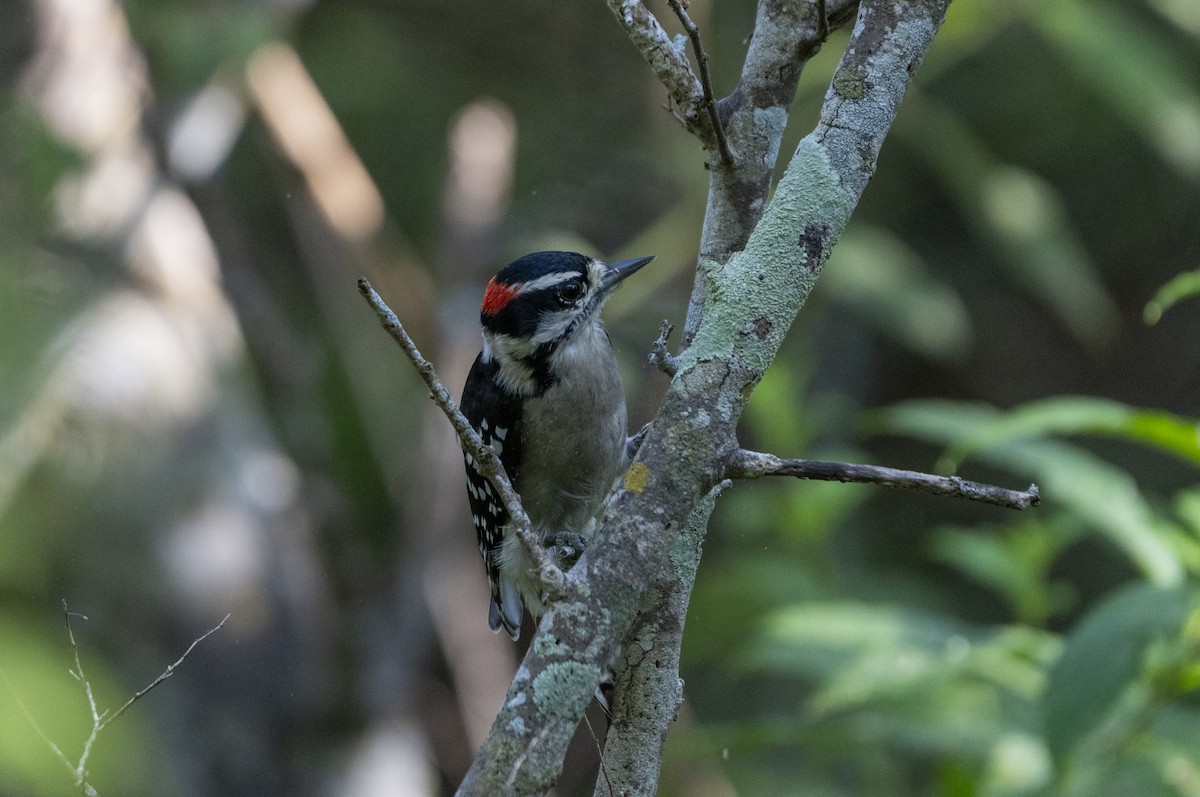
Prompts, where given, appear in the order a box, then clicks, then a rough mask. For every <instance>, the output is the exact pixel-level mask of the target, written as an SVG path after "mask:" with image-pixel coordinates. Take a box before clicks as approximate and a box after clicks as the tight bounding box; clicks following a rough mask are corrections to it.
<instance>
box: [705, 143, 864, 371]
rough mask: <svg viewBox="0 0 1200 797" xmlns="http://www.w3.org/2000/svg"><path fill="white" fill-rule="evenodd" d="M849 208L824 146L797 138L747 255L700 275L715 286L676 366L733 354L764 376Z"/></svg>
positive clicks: (850, 198)
mask: <svg viewBox="0 0 1200 797" xmlns="http://www.w3.org/2000/svg"><path fill="white" fill-rule="evenodd" d="M854 202H855V197H854V196H852V195H851V193H850V192H849V191H847V190H846V189H845V188H844V187H843V186H842V184H841V181H840V180H839V178H838V175H837V172H836V171H835V170H834V168H833V166H832V165H831V164H830V162H829V156H828V153H827V152H826V150H825V148H824V147H823V146H822V145H821V144H820V143H818V142H817V141H816V139H815V138H813V137H812V136H808V137H806V138H805V139H804V140H802V141H801V142H800V144H799V145H798V146H797V147H796V152H795V154H794V155H793V156H792V160H791V162H790V163H789V164H788V168H787V171H786V172H785V173H784V176H783V179H782V180H780V182H779V186H778V188H776V190H775V196H774V197H772V199H771V204H770V205H769V206H768V207H767V210H766V212H765V213H764V214H763V217H762V219H761V220H760V221H759V223H758V225H757V226H756V227H755V229H754V232H753V233H752V234H751V236H750V240H749V241H748V242H747V244H746V249H745V250H744V251H742V252H739V253H737V254H736V255H734V256H733V257H732V258H731V259H730V260H729V262H728V263H726V264H725V266H724V267H723V268H720V269H719V270H717V269H704V271H705V273H706V277H707V278H708V279H710V280H711V282H712V288H711V290H710V291H709V303H708V305H707V306H706V308H705V317H704V321H703V323H701V325H700V328H699V329H698V330H697V332H696V337H695V339H694V340H693V344H692V346H690V347H689V348H688V349H687V351H685V352H684V355H683V357H682V360H681V366H683V367H687V366H688V365H690V364H692V363H694V362H696V361H697V360H699V359H702V358H723V359H724V358H728V357H729V356H730V355H731V354H733V352H734V351H735V350H736V351H737V352H738V354H739V355H740V356H741V357H742V358H743V360H744V362H745V364H746V366H747V367H748V368H749V369H750V370H751V371H752V372H754V373H758V374H761V373H763V372H764V371H765V370H766V367H767V366H768V365H769V364H770V362H771V360H772V359H773V358H774V356H775V353H776V351H778V349H779V346H780V344H781V343H782V341H783V337H784V336H785V335H786V334H787V330H788V329H789V328H790V327H791V324H792V320H793V319H794V318H795V315H796V313H797V312H798V311H799V309H800V307H801V306H802V305H803V304H804V301H805V300H806V299H807V298H808V294H809V292H810V291H811V290H812V286H813V284H814V283H815V282H816V278H817V270H818V266H819V265H820V262H819V259H820V258H821V257H823V256H824V255H825V254H826V253H827V252H828V251H829V249H830V248H832V246H833V243H834V241H836V240H837V236H838V234H839V233H840V232H841V230H842V228H843V227H844V226H845V224H846V220H847V219H849V217H850V212H851V211H852V210H853V208H854ZM818 234H819V236H820V240H819V241H817V240H816V239H815V237H814V236H816V235H818Z"/></svg>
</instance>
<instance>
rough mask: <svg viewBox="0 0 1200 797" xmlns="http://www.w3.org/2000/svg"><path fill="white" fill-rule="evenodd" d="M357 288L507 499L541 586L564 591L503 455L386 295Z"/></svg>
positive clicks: (553, 592) (366, 286)
mask: <svg viewBox="0 0 1200 797" xmlns="http://www.w3.org/2000/svg"><path fill="white" fill-rule="evenodd" d="M358 292H359V293H361V294H362V295H363V298H364V299H366V300H367V304H369V305H371V308H372V309H373V310H375V315H377V316H378V317H379V323H380V324H382V325H383V328H384V330H386V331H387V333H388V334H389V335H391V336H392V339H393V340H395V341H396V342H397V343H398V344H400V348H401V349H402V350H403V351H404V354H405V356H407V357H408V359H409V360H410V361H411V362H412V364H413V367H414V368H416V369H417V373H418V374H420V375H421V379H423V380H424V381H425V385H426V387H428V388H429V395H430V398H432V399H433V403H434V404H437V405H438V408H439V409H441V411H442V412H443V413H445V415H446V418H447V419H449V421H450V425H451V426H453V427H454V431H455V432H457V433H458V439H459V442H460V443H461V445H462V447H463V450H464V451H466V452H467V453H468V454H470V455H471V456H472V457H473V458H474V459H475V466H476V467H477V468H478V469H479V472H480V473H481V474H483V476H484V477H485V478H486V479H487V480H488V481H490V482H491V483H492V484H493V485H494V486H495V488H496V492H497V493H499V494H500V500H501V501H502V502H503V503H504V508H505V510H507V512H508V517H509V521H510V522H511V523H512V524H513V528H514V529H515V530H516V532H517V536H518V537H520V539H521V541H522V542H523V543H524V544H525V547H526V548H528V549H529V555H530V557H531V558H532V559H533V562H534V565H535V566H536V567H537V570H538V576H539V578H540V580H541V585H542V587H543V588H544V589H545V590H546V592H548V593H549V594H550V596H551V597H557V596H558V595H560V594H561V592H562V586H563V573H562V570H561V569H560V568H559V567H558V565H556V564H555V563H554V562H553V561H552V560H551V558H550V556H549V554H548V553H547V552H546V548H545V546H543V545H542V541H541V538H540V537H539V536H538V534H537V532H536V531H534V529H533V524H532V523H530V521H529V515H527V514H526V513H525V509H524V507H522V505H521V497H520V496H519V495H518V494H517V491H516V489H514V488H513V485H512V482H511V481H510V480H509V478H508V474H507V473H506V472H505V470H504V464H503V463H502V462H500V456H499V455H498V454H497V453H496V451H495V450H494V449H493V448H492V447H491V446H489V445H485V444H484V442H483V439H482V438H481V437H480V436H479V433H478V432H476V431H475V429H474V428H473V427H472V426H471V422H470V421H468V420H467V417H466V416H465V415H463V414H462V411H461V410H460V409H459V408H458V404H457V403H456V402H455V401H454V397H453V396H451V395H450V391H449V390H447V389H446V386H445V385H444V384H443V383H442V380H441V379H440V378H439V377H438V375H437V371H435V370H434V368H433V363H431V362H429V360H426V359H425V357H424V356H423V355H422V354H421V352H420V351H419V350H418V349H417V344H415V343H414V342H413V339H412V338H411V337H409V334H408V332H407V331H406V330H405V329H404V325H403V324H401V323H400V319H399V318H397V317H396V314H395V313H394V312H393V311H392V308H390V307H388V306H387V303H386V302H384V301H383V298H382V297H380V295H379V294H378V293H376V292H375V289H374V288H372V287H371V283H370V282H368V281H367V280H366V278H365V277H360V278H359V280H358Z"/></svg>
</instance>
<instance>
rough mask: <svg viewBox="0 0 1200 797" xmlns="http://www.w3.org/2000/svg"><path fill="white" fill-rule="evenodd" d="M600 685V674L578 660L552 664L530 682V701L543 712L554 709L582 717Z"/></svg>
mask: <svg viewBox="0 0 1200 797" xmlns="http://www.w3.org/2000/svg"><path fill="white" fill-rule="evenodd" d="M599 682H600V671H599V670H598V669H597V668H595V667H590V666H588V665H586V664H581V663H579V662H577V661H563V662H559V663H557V664H551V665H549V666H548V667H546V669H545V670H543V671H542V672H540V673H539V674H538V676H537V677H536V678H534V679H533V702H534V703H535V704H536V705H537V707H538V708H539V709H541V710H542V711H546V710H547V709H549V708H553V709H556V710H559V711H563V712H566V713H567V714H582V713H583V711H584V709H586V708H587V704H588V703H589V702H590V701H591V699H592V692H593V691H594V689H595V686H596V684H597V683H599Z"/></svg>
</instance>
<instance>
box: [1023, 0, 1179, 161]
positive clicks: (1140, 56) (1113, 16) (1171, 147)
mask: <svg viewBox="0 0 1200 797" xmlns="http://www.w3.org/2000/svg"><path fill="white" fill-rule="evenodd" d="M1028 5H1029V8H1030V9H1031V10H1033V11H1034V13H1033V14H1031V15H1030V21H1031V22H1032V23H1033V24H1034V25H1035V26H1036V27H1037V28H1038V29H1039V30H1040V32H1041V33H1042V35H1043V36H1045V37H1046V39H1047V40H1048V41H1049V42H1050V43H1051V44H1052V45H1054V46H1055V47H1056V48H1057V49H1058V51H1059V52H1060V53H1062V54H1063V55H1064V56H1065V57H1066V59H1067V62H1068V63H1069V64H1070V65H1072V66H1073V67H1074V70H1075V73H1076V74H1077V75H1078V76H1079V78H1080V79H1081V80H1083V81H1085V82H1087V83H1090V84H1091V87H1092V90H1093V91H1094V93H1095V95H1096V96H1097V97H1098V98H1099V99H1101V100H1104V101H1105V102H1107V103H1108V105H1109V106H1110V107H1111V108H1112V111H1113V113H1115V114H1117V115H1119V116H1121V117H1123V118H1124V120H1125V121H1126V122H1127V123H1128V124H1129V125H1130V126H1131V127H1133V128H1134V129H1135V130H1137V131H1138V132H1139V133H1140V134H1141V135H1142V136H1143V137H1144V138H1145V139H1146V141H1147V143H1149V144H1150V146H1152V147H1154V148H1155V149H1156V150H1157V151H1158V153H1159V155H1160V156H1161V157H1162V158H1163V159H1164V160H1165V161H1167V162H1168V163H1170V164H1171V165H1172V166H1174V167H1175V168H1176V169H1178V170H1179V171H1180V172H1182V173H1184V174H1186V175H1188V176H1189V177H1191V178H1192V179H1197V178H1200V92H1197V91H1196V88H1195V85H1196V84H1195V76H1194V72H1195V66H1194V65H1193V64H1192V63H1191V59H1190V57H1189V56H1186V55H1184V54H1183V52H1182V51H1180V50H1179V49H1178V48H1176V47H1174V46H1172V42H1171V40H1170V39H1168V38H1167V37H1166V36H1164V35H1162V33H1160V29H1159V28H1157V27H1154V26H1151V25H1147V24H1146V23H1145V22H1144V21H1143V19H1142V18H1141V17H1140V16H1139V15H1137V14H1135V13H1131V11H1130V10H1129V9H1128V8H1127V7H1126V6H1125V5H1124V4H1121V3H1091V2H1082V0H1058V1H1057V2H1054V3H1030V4H1028Z"/></svg>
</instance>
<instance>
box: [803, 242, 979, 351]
mask: <svg viewBox="0 0 1200 797" xmlns="http://www.w3.org/2000/svg"><path fill="white" fill-rule="evenodd" d="M821 290H822V291H823V292H826V293H827V294H828V295H829V296H830V297H832V298H833V299H834V300H835V301H838V302H842V303H844V304H846V305H848V306H849V307H850V308H851V309H852V310H854V311H855V312H857V313H858V314H860V315H861V316H862V318H863V319H864V320H866V321H868V322H869V323H871V324H873V325H874V326H876V327H877V328H878V329H879V330H880V331H881V332H882V333H883V334H885V335H886V336H887V337H888V338H890V339H893V340H896V341H897V342H899V343H901V344H903V345H905V346H907V347H908V348H910V349H912V350H913V351H915V352H917V353H919V354H921V355H923V356H925V357H927V358H929V359H931V360H939V361H950V360H955V359H958V358H961V357H962V356H963V355H965V354H966V352H967V350H968V348H969V347H970V345H971V340H972V337H973V333H972V329H971V320H970V317H969V316H968V314H967V310H966V307H965V306H964V305H963V302H962V299H961V298H959V296H958V294H957V293H955V292H954V291H953V290H952V289H951V288H950V287H948V286H946V285H944V284H942V283H940V282H937V281H936V280H934V279H933V277H932V276H931V275H930V273H929V269H928V267H927V266H926V264H925V262H924V261H923V260H922V259H921V257H920V256H919V255H918V254H917V253H916V252H914V251H912V250H911V249H910V248H909V247H908V246H907V245H906V244H905V243H904V242H903V241H901V240H900V239H899V238H896V237H895V236H893V235H892V234H891V233H889V232H887V231H886V230H883V229H880V228H877V227H869V226H867V225H862V224H857V225H855V224H852V225H851V226H850V227H848V228H847V229H846V231H845V232H844V233H843V234H842V236H841V238H840V239H838V245H837V247H836V248H835V249H834V250H833V254H831V255H830V258H829V265H828V266H827V267H826V268H825V270H824V271H823V272H822V275H821Z"/></svg>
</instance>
